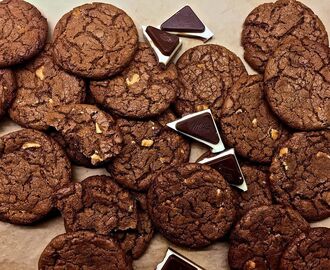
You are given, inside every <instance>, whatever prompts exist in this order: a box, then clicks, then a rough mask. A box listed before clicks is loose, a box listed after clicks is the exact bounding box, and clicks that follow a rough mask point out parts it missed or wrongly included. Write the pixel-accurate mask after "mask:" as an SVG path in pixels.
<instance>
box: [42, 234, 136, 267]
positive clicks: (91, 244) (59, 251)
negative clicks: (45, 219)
mask: <svg viewBox="0 0 330 270" xmlns="http://www.w3.org/2000/svg"><path fill="white" fill-rule="evenodd" d="M38 269H39V270H55V269H88V270H108V269H111V270H130V269H132V265H131V263H129V262H128V261H127V259H126V256H125V253H124V251H123V250H122V249H121V248H120V247H119V246H118V244H117V243H116V242H115V241H114V240H113V239H111V238H105V237H101V236H99V235H96V234H94V233H91V232H75V233H65V234H61V235H59V236H56V237H55V238H54V239H53V240H52V241H51V242H50V243H49V244H48V245H47V247H46V248H45V249H44V251H43V252H42V254H41V256H40V259H39V268H38Z"/></svg>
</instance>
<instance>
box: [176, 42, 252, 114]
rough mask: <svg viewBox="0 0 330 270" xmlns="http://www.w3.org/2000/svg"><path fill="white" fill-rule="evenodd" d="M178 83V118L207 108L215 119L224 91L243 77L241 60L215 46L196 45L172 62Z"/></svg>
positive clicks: (243, 68) (225, 92) (243, 70)
mask: <svg viewBox="0 0 330 270" xmlns="http://www.w3.org/2000/svg"><path fill="white" fill-rule="evenodd" d="M176 67H177V70H178V77H179V81H180V83H181V86H180V87H179V95H178V99H177V101H176V103H175V108H176V111H177V113H179V114H180V115H184V114H188V113H193V112H196V111H202V110H205V109H208V108H209V109H211V110H212V113H213V116H214V117H215V118H216V119H219V118H220V109H221V106H222V104H223V101H224V98H225V96H226V95H227V92H228V90H229V89H230V88H231V87H232V86H233V84H234V82H235V81H237V80H238V79H239V77H241V76H242V75H245V74H247V72H246V70H245V67H244V65H243V63H242V61H241V60H240V59H239V58H238V57H237V56H236V55H235V54H234V53H232V52H231V51H229V50H227V49H226V48H225V47H222V46H219V45H213V44H210V45H200V46H196V47H194V48H191V49H189V50H187V51H186V52H185V53H184V54H182V55H181V57H180V58H179V60H178V61H177V63H176Z"/></svg>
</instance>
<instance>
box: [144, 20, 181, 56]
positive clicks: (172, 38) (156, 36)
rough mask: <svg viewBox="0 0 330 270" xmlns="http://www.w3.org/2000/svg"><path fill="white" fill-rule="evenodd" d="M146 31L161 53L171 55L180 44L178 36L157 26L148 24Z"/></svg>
mask: <svg viewBox="0 0 330 270" xmlns="http://www.w3.org/2000/svg"><path fill="white" fill-rule="evenodd" d="M146 32H147V34H148V35H149V36H150V38H151V40H152V41H153V42H154V43H155V45H156V46H157V48H158V49H159V50H160V51H161V53H162V54H164V55H166V56H170V55H171V54H172V53H173V51H174V50H175V49H176V47H177V46H178V45H179V37H178V36H176V35H173V34H170V33H167V32H165V31H162V30H160V29H158V28H156V27H153V26H148V27H147V29H146Z"/></svg>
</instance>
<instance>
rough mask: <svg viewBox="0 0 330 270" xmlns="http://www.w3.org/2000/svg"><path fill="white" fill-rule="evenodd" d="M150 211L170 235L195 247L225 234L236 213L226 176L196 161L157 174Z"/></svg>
mask: <svg viewBox="0 0 330 270" xmlns="http://www.w3.org/2000/svg"><path fill="white" fill-rule="evenodd" d="M148 210H149V214H150V216H151V219H152V221H153V223H154V225H155V226H156V228H157V229H158V230H159V231H160V232H161V233H162V234H163V235H164V236H165V237H166V238H168V239H169V240H170V241H171V242H173V243H175V244H177V245H180V246H185V247H191V248H197V247H203V246H207V245H209V244H211V243H212V242H214V241H216V240H218V239H219V238H221V237H223V236H224V235H225V234H226V233H227V232H228V230H229V229H230V227H231V225H232V223H233V222H234V220H235V215H236V210H235V205H234V202H233V193H232V192H231V189H230V187H229V185H228V184H227V182H226V181H225V180H224V178H223V177H222V176H221V175H220V174H219V173H218V172H217V171H215V170H213V169H212V168H210V167H209V166H207V165H201V164H196V163H191V164H185V165H181V166H179V167H175V168H172V169H169V170H165V171H162V172H160V173H159V174H157V175H156V176H155V177H154V180H153V182H152V184H151V187H150V189H149V191H148Z"/></svg>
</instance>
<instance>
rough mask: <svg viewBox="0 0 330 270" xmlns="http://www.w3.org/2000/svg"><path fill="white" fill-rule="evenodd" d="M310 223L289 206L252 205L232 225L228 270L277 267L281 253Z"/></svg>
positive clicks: (274, 268)
mask: <svg viewBox="0 0 330 270" xmlns="http://www.w3.org/2000/svg"><path fill="white" fill-rule="evenodd" d="M307 230H309V224H308V223H307V221H305V220H304V219H303V218H302V217H301V216H300V215H299V213H298V212H296V211H294V210H292V209H291V208H288V207H284V206H279V205H274V206H262V207H259V208H254V209H252V210H250V211H249V212H247V213H246V214H245V215H244V216H243V218H242V219H241V220H240V221H239V222H238V223H237V224H236V225H235V228H234V230H233V231H232V233H231V236H230V245H229V253H228V262H229V265H230V269H233V270H236V269H240V270H243V269H244V270H245V269H251V270H252V269H269V270H276V269H278V266H279V263H280V259H281V254H282V252H283V251H284V250H285V248H286V246H287V245H288V244H289V243H290V242H291V241H292V240H293V239H294V238H295V236H297V235H298V234H300V233H302V232H305V231H307Z"/></svg>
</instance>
